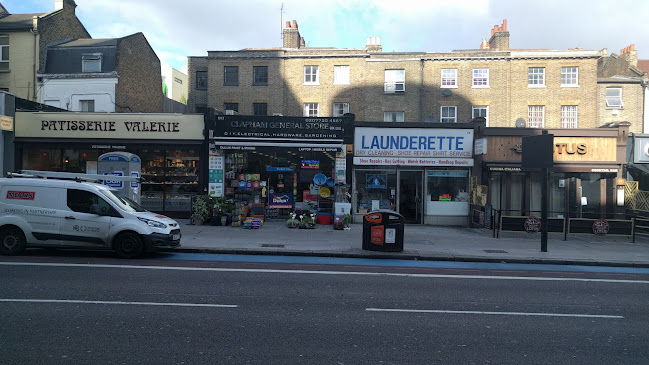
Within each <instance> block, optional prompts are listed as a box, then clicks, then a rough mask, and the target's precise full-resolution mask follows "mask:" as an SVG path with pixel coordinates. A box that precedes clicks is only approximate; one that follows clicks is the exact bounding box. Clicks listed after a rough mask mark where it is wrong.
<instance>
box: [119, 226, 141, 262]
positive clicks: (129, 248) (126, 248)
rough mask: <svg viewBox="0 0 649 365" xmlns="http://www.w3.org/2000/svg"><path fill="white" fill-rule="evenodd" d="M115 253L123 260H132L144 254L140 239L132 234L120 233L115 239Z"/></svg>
mask: <svg viewBox="0 0 649 365" xmlns="http://www.w3.org/2000/svg"><path fill="white" fill-rule="evenodd" d="M114 247H115V252H116V253H117V256H119V257H121V258H123V259H134V258H137V257H140V256H142V254H143V253H144V242H142V238H141V237H140V236H139V235H138V234H137V233H133V232H124V233H120V234H119V235H118V236H117V237H115V246H114Z"/></svg>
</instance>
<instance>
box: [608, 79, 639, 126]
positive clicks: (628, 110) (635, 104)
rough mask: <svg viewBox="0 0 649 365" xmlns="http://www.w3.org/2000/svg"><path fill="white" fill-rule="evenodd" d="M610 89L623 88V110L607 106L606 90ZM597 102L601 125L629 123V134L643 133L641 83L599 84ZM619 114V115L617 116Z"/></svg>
mask: <svg viewBox="0 0 649 365" xmlns="http://www.w3.org/2000/svg"><path fill="white" fill-rule="evenodd" d="M609 87H617V88H622V108H609V107H607V106H606V89H607V88H609ZM597 95H598V97H597V100H598V109H597V110H598V112H599V118H598V120H599V122H600V125H603V124H606V123H611V122H629V123H631V126H630V127H629V132H631V133H642V132H643V131H642V125H643V121H642V118H643V115H642V114H643V113H642V110H643V102H644V101H643V91H642V85H641V84H640V83H613V82H606V83H599V84H598V85H597ZM615 112H617V115H615V114H616V113H615Z"/></svg>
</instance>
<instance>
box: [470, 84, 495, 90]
mask: <svg viewBox="0 0 649 365" xmlns="http://www.w3.org/2000/svg"><path fill="white" fill-rule="evenodd" d="M471 88H472V89H490V88H491V86H489V85H486V86H475V85H473V86H472V87H471Z"/></svg>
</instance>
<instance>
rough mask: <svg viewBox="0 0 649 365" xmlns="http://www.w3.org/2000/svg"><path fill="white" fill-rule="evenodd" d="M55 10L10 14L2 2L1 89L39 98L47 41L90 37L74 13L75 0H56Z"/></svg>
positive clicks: (0, 25) (0, 40)
mask: <svg viewBox="0 0 649 365" xmlns="http://www.w3.org/2000/svg"><path fill="white" fill-rule="evenodd" d="M54 5H55V10H54V11H52V12H49V13H38V14H11V13H9V11H8V10H7V9H5V7H4V6H2V5H1V4H0V52H1V54H0V90H4V91H8V92H10V93H12V94H14V95H16V96H18V97H20V98H24V99H28V100H32V101H35V100H36V92H35V85H36V83H37V82H36V74H37V73H38V72H39V71H40V70H41V69H42V67H43V61H44V59H45V50H46V47H47V45H48V44H51V43H54V42H58V41H61V40H64V39H69V38H90V34H89V33H88V31H87V30H86V28H85V27H84V26H83V24H82V23H81V21H80V20H79V18H77V16H76V14H75V8H76V7H77V5H76V3H75V2H74V0H55V1H54Z"/></svg>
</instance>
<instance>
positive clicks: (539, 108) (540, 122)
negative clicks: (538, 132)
mask: <svg viewBox="0 0 649 365" xmlns="http://www.w3.org/2000/svg"><path fill="white" fill-rule="evenodd" d="M527 126H528V127H529V128H545V105H528V106H527Z"/></svg>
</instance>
